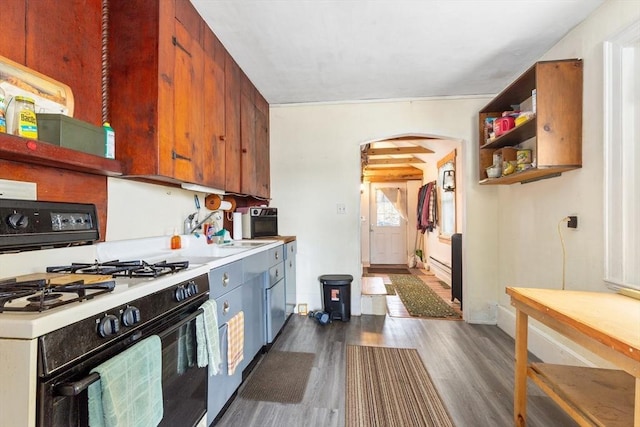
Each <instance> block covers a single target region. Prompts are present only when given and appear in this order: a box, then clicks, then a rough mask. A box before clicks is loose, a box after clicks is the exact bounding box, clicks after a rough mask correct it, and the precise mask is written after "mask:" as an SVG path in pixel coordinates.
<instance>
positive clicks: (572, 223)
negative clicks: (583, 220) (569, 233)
mask: <svg viewBox="0 0 640 427" xmlns="http://www.w3.org/2000/svg"><path fill="white" fill-rule="evenodd" d="M568 218H569V221H567V227H569V228H578V217H577V216H569V217H568Z"/></svg>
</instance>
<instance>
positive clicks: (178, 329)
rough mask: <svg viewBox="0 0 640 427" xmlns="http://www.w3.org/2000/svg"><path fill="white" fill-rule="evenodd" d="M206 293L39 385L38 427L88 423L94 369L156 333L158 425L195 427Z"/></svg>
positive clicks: (201, 412) (202, 398)
mask: <svg viewBox="0 0 640 427" xmlns="http://www.w3.org/2000/svg"><path fill="white" fill-rule="evenodd" d="M207 298H208V295H204V296H203V298H198V299H197V300H194V303H193V304H190V305H189V308H188V309H187V310H181V313H180V314H175V315H173V316H168V317H167V318H164V319H162V320H161V321H158V322H155V323H154V324H151V325H149V326H147V327H145V328H142V329H141V331H140V332H139V333H138V332H137V333H135V334H134V335H133V336H132V337H130V338H129V339H127V340H124V341H123V342H119V343H116V344H114V345H112V346H109V348H108V349H106V350H104V351H103V352H101V353H100V354H98V355H95V356H93V357H91V358H90V359H88V360H86V361H84V362H82V363H81V364H78V365H76V366H74V367H72V368H70V369H68V370H67V371H65V372H62V373H61V374H59V375H56V376H55V377H54V378H51V379H48V380H46V381H42V382H41V383H40V384H39V385H38V415H37V418H38V426H43V427H63V426H64V427H68V426H78V427H84V426H88V425H89V419H88V418H89V417H88V409H87V408H88V406H87V402H88V397H87V391H86V388H87V387H88V386H89V385H90V384H91V383H92V382H95V381H96V380H97V379H98V378H99V377H98V376H97V374H90V371H91V369H93V367H95V366H97V365H99V364H100V363H102V362H104V361H106V360H108V359H110V358H111V357H113V356H115V355H116V354H118V353H120V352H122V351H123V350H125V349H126V348H128V347H130V346H132V345H134V344H136V342H138V341H139V340H140V339H141V338H143V337H148V336H150V335H158V336H159V337H160V339H161V342H162V395H163V399H164V415H163V418H162V421H161V423H160V425H161V426H196V425H197V424H198V422H199V421H200V419H202V417H204V416H205V414H206V402H207V381H208V373H207V368H198V366H197V362H196V355H197V344H196V336H195V324H196V321H195V318H196V317H197V316H198V315H199V314H200V312H201V311H200V310H198V307H199V305H200V304H202V302H204V300H206V299H207Z"/></svg>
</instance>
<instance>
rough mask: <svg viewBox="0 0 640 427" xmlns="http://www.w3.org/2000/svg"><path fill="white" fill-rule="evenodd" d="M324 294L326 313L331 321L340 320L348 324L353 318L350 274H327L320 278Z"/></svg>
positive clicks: (351, 278)
mask: <svg viewBox="0 0 640 427" xmlns="http://www.w3.org/2000/svg"><path fill="white" fill-rule="evenodd" d="M319 280H320V283H322V294H323V295H324V311H326V312H327V313H328V314H329V317H330V318H331V320H334V319H340V320H342V321H343V322H348V321H349V319H350V318H351V282H352V281H353V276H352V275H350V274H325V275H322V276H320V279H319Z"/></svg>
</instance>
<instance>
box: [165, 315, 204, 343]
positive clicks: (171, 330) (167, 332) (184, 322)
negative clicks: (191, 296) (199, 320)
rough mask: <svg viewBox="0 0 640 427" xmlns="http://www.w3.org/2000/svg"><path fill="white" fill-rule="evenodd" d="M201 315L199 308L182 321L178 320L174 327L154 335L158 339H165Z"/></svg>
mask: <svg viewBox="0 0 640 427" xmlns="http://www.w3.org/2000/svg"><path fill="white" fill-rule="evenodd" d="M202 313H204V310H203V309H201V308H199V309H197V310H196V311H194V312H193V313H191V314H190V315H188V316H187V317H185V318H184V319H182V320H180V321H179V322H178V323H176V324H175V325H173V326H171V327H170V328H168V329H165V330H164V331H162V332H158V333H157V334H156V335H157V336H159V337H160V339H162V338H164V337H166V336H167V335H169V334H171V333H173V332H174V331H175V330H176V329H180V328H181V327H182V326H184V325H186V324H187V323H189V322H191V321H192V320H193V319H195V318H196V317H198V316H199V315H201V314H202Z"/></svg>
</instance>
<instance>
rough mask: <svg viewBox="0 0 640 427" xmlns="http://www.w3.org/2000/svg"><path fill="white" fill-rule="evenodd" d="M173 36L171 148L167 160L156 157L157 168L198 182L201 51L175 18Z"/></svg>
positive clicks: (183, 178)
mask: <svg viewBox="0 0 640 427" xmlns="http://www.w3.org/2000/svg"><path fill="white" fill-rule="evenodd" d="M175 38H176V41H175V50H174V54H175V64H174V67H175V68H174V72H173V95H174V101H173V102H174V111H173V123H174V125H173V127H174V138H173V148H172V151H171V158H170V159H167V158H161V159H160V161H161V169H162V172H163V174H166V175H169V176H171V177H172V178H175V179H177V180H179V181H181V182H192V183H202V182H203V171H202V150H201V149H200V147H201V146H202V144H203V141H202V139H203V123H202V122H203V118H204V93H203V83H204V80H203V73H204V53H203V50H202V47H201V46H200V44H199V43H198V40H197V39H195V38H193V37H192V35H191V34H190V33H189V30H188V29H187V28H186V27H185V26H184V25H183V24H182V23H181V22H180V21H178V20H177V19H176V21H175Z"/></svg>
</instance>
